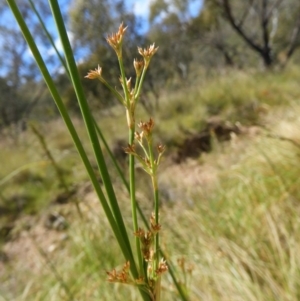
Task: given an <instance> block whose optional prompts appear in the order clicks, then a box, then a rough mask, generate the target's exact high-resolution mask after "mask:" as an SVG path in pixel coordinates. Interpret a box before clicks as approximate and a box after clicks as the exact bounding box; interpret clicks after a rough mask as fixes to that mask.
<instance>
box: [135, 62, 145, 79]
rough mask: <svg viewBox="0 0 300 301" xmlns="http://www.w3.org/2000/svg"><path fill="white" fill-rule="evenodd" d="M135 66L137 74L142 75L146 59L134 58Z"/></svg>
mask: <svg viewBox="0 0 300 301" xmlns="http://www.w3.org/2000/svg"><path fill="white" fill-rule="evenodd" d="M133 66H134V69H135V72H136V75H137V76H140V75H141V73H142V71H143V68H144V61H142V60H137V59H134V60H133Z"/></svg>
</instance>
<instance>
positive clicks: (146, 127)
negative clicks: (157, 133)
mask: <svg viewBox="0 0 300 301" xmlns="http://www.w3.org/2000/svg"><path fill="white" fill-rule="evenodd" d="M138 127H139V128H141V129H142V130H143V132H144V133H145V135H147V136H148V135H149V134H151V132H152V129H153V127H154V121H153V119H152V118H150V119H149V121H148V122H142V121H141V122H140V123H139V124H138Z"/></svg>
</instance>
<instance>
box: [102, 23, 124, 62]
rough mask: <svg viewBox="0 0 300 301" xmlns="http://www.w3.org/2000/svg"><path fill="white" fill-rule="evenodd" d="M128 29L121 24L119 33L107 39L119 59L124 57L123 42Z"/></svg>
mask: <svg viewBox="0 0 300 301" xmlns="http://www.w3.org/2000/svg"><path fill="white" fill-rule="evenodd" d="M126 29H127V26H126V27H124V25H123V23H121V25H120V26H119V30H118V32H117V33H113V34H111V35H110V36H108V37H107V39H106V40H107V42H108V44H109V45H110V46H111V47H112V48H113V49H114V50H115V52H116V53H117V56H118V57H121V56H122V42H123V37H124V34H125V31H126Z"/></svg>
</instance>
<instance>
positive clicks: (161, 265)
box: [155, 258, 168, 276]
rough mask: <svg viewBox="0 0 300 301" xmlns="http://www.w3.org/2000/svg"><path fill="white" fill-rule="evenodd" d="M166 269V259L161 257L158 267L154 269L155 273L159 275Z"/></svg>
mask: <svg viewBox="0 0 300 301" xmlns="http://www.w3.org/2000/svg"><path fill="white" fill-rule="evenodd" d="M167 270H168V265H167V263H166V261H165V260H164V259H163V258H162V259H161V261H160V263H159V265H158V269H157V270H156V271H155V272H156V275H158V276H160V275H161V274H163V273H165V272H166V271H167Z"/></svg>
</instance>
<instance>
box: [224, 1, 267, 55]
mask: <svg viewBox="0 0 300 301" xmlns="http://www.w3.org/2000/svg"><path fill="white" fill-rule="evenodd" d="M221 1H222V8H223V10H224V14H225V17H226V18H227V20H228V21H229V23H230V25H231V26H232V28H233V29H234V30H235V31H236V32H237V33H238V34H239V35H240V36H241V37H242V38H243V39H244V41H245V42H246V43H247V44H248V45H249V46H250V47H251V48H252V49H254V50H255V51H256V52H259V53H260V54H263V49H262V47H261V46H260V45H258V44H256V43H255V42H254V41H253V40H252V39H251V38H249V37H248V36H247V35H246V33H245V32H244V31H243V29H242V27H241V26H239V24H238V23H237V21H236V20H235V18H234V16H233V14H232V9H231V5H230V3H229V0H221Z"/></svg>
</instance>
